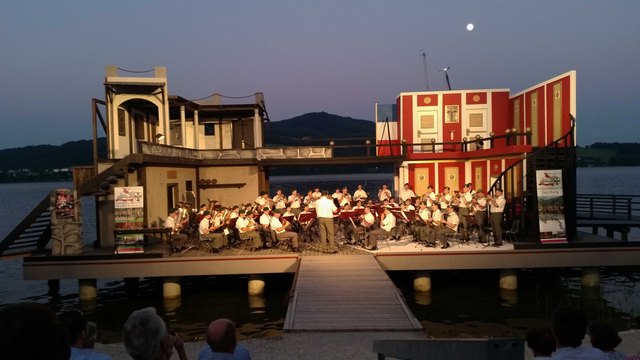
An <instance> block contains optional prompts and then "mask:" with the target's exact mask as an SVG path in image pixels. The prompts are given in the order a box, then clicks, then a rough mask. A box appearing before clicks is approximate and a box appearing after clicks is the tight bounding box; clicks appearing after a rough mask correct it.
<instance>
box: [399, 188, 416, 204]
mask: <svg viewBox="0 0 640 360" xmlns="http://www.w3.org/2000/svg"><path fill="white" fill-rule="evenodd" d="M414 197H416V193H414V192H413V190H411V189H402V190H400V200H402V201H406V200H408V199H411V198H414Z"/></svg>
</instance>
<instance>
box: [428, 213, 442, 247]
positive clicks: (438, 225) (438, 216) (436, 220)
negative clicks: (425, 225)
mask: <svg viewBox="0 0 640 360" xmlns="http://www.w3.org/2000/svg"><path fill="white" fill-rule="evenodd" d="M443 219H444V217H443V216H442V211H440V207H439V206H438V204H437V203H433V204H431V225H430V230H429V246H432V247H435V246H436V233H437V232H438V230H440V229H442V220H443Z"/></svg>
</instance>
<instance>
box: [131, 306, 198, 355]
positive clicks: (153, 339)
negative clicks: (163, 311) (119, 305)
mask: <svg viewBox="0 0 640 360" xmlns="http://www.w3.org/2000/svg"><path fill="white" fill-rule="evenodd" d="M122 341H123V342H124V347H125V349H126V350H127V353H129V355H130V356H131V357H132V358H133V359H135V360H165V359H170V358H171V355H172V354H173V348H174V347H175V349H176V351H177V352H178V357H179V358H180V360H186V359H187V355H186V353H185V351H184V344H183V342H182V339H181V338H180V337H179V336H177V335H172V334H169V333H168V332H167V326H166V324H165V322H164V320H162V318H161V317H160V316H158V314H157V313H156V309H154V308H152V307H148V308H144V309H141V310H137V311H134V312H132V313H131V315H130V316H129V318H128V319H127V321H126V322H125V323H124V326H123V328H122Z"/></svg>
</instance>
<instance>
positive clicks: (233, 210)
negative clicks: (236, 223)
mask: <svg viewBox="0 0 640 360" xmlns="http://www.w3.org/2000/svg"><path fill="white" fill-rule="evenodd" d="M239 216H240V207H239V206H238V205H233V207H232V208H231V214H229V219H235V218H237V217H239Z"/></svg>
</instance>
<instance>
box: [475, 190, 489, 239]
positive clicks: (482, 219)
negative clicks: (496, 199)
mask: <svg viewBox="0 0 640 360" xmlns="http://www.w3.org/2000/svg"><path fill="white" fill-rule="evenodd" d="M472 204H473V217H474V218H475V220H476V224H477V225H478V237H479V241H480V242H481V243H484V242H486V241H487V234H486V232H485V230H484V224H485V223H486V222H487V221H486V218H487V199H486V198H485V196H484V191H482V189H478V190H476V194H475V196H474V198H473V202H472Z"/></svg>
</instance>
